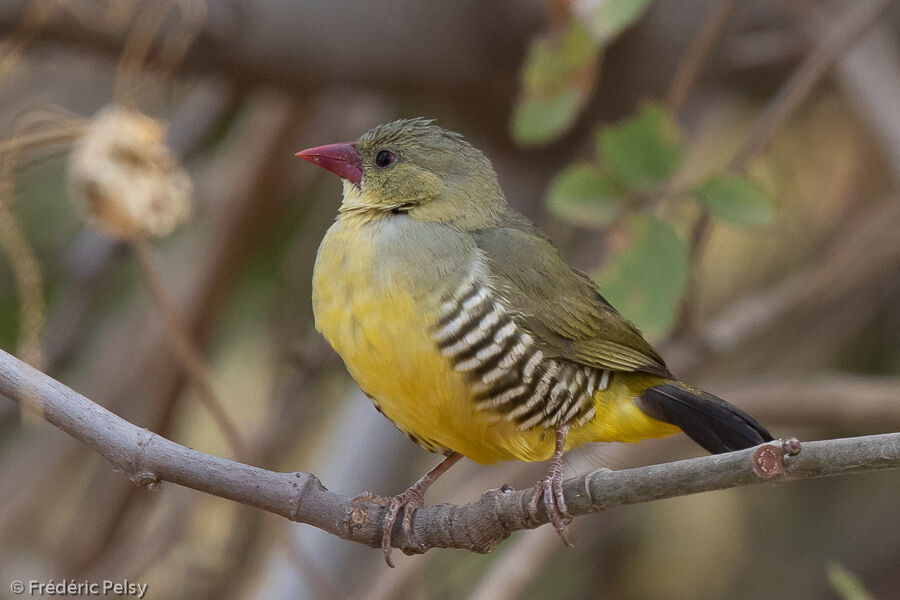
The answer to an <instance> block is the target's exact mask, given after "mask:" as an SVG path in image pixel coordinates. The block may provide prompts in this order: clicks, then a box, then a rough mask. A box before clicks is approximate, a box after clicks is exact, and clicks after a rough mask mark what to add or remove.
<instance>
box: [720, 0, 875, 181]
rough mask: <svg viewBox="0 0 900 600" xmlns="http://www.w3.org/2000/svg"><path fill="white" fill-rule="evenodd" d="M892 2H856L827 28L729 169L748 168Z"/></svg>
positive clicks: (752, 129)
mask: <svg viewBox="0 0 900 600" xmlns="http://www.w3.org/2000/svg"><path fill="white" fill-rule="evenodd" d="M889 5H890V2H889V0H873V1H871V2H859V3H855V4H854V5H853V6H852V7H851V8H849V9H847V11H846V12H845V13H844V14H843V15H841V16H840V17H839V18H838V19H837V20H836V21H835V22H834V23H833V24H832V25H831V27H829V28H828V29H827V30H826V31H825V32H824V34H823V35H822V37H821V38H820V39H819V41H818V44H816V47H815V48H814V49H813V51H812V52H810V53H809V55H808V56H807V57H806V59H805V60H804V61H803V62H802V63H800V66H799V67H797V70H796V71H794V73H793V74H792V75H791V77H790V79H788V80H787V82H785V84H784V85H783V86H782V87H781V89H780V90H778V93H777V94H776V95H775V97H774V98H772V100H770V101H769V103H768V105H766V107H765V109H764V110H763V112H762V114H761V115H760V116H759V118H758V119H757V120H756V122H755V123H754V124H753V127H752V128H751V130H750V133H749V134H748V136H747V139H746V140H745V141H744V144H743V145H742V146H741V148H740V149H739V150H738V151H737V153H736V154H735V155H734V157H733V158H732V159H731V162H729V164H728V167H729V169H734V170H737V171H743V170H745V169H746V168H747V166H748V164H749V163H750V160H751V159H752V158H753V157H755V156H756V155H757V154H760V153H761V152H762V151H763V150H765V149H766V147H767V146H768V145H769V144H770V143H771V141H772V140H773V139H774V138H775V135H776V134H777V133H778V131H779V130H780V129H781V128H782V127H783V126H784V124H785V122H786V121H787V120H788V118H790V116H791V115H792V114H793V113H794V111H795V110H797V108H798V107H799V106H800V104H801V103H803V101H804V100H806V98H807V97H809V94H810V92H812V90H813V88H815V86H816V85H817V84H818V83H819V81H821V80H822V77H823V76H824V75H825V73H826V72H828V70H829V69H830V68H831V67H832V66H833V65H834V64H835V63H836V62H837V61H838V60H839V59H840V58H841V57H842V56H843V55H844V54H845V53H846V52H847V51H848V50H849V49H850V48H851V47H852V46H853V45H854V44H855V43H856V41H857V40H858V39H859V38H860V36H862V35H863V34H864V33H865V32H866V31H868V29H869V27H871V25H872V24H873V23H875V21H876V20H877V19H878V17H880V16H881V15H882V14H884V11H885V10H886V9H887V7H888V6H889Z"/></svg>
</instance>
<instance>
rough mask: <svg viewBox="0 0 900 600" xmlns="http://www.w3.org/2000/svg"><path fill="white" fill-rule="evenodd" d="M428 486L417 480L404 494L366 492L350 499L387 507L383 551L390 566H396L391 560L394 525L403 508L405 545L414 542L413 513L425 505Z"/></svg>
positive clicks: (385, 560)
mask: <svg viewBox="0 0 900 600" xmlns="http://www.w3.org/2000/svg"><path fill="white" fill-rule="evenodd" d="M426 487H427V486H422V485H420V482H416V484H414V485H413V486H412V487H410V488H409V489H408V490H406V491H405V492H403V493H402V494H397V495H396V496H393V497H390V498H388V497H385V496H378V495H376V494H372V493H371V492H364V493H362V494H360V495H359V496H356V497H355V498H353V500H351V501H350V503H351V504H352V505H353V506H357V505H358V504H359V503H360V502H371V503H373V504H377V505H378V506H385V507H387V509H388V510H387V513H386V514H385V515H384V521H382V530H381V551H382V552H383V553H384V562H386V563H387V565H388V566H389V567H393V566H394V563H393V561H391V550H392V548H391V538H392V536H393V533H394V525H395V524H396V522H397V517H398V516H400V511H401V510H402V511H403V519H402V520H401V521H400V530H401V531H402V532H403V545H404V546H410V545H411V544H412V540H411V538H410V530H411V526H412V516H413V513H415V512H416V509H419V508H422V507H423V506H424V505H425V489H424V488H426Z"/></svg>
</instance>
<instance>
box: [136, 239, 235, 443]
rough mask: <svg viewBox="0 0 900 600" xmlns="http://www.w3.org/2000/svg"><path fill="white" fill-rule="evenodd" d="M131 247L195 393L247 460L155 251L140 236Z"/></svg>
mask: <svg viewBox="0 0 900 600" xmlns="http://www.w3.org/2000/svg"><path fill="white" fill-rule="evenodd" d="M132 247H133V248H134V252H135V254H136V255H137V257H138V262H139V263H140V265H141V270H142V271H143V272H144V276H145V277H146V278H147V284H148V285H149V287H150V293H151V294H152V296H153V301H154V302H155V304H156V306H157V308H159V311H160V312H161V313H162V316H163V321H164V323H165V326H166V333H167V335H168V337H169V340H170V341H171V342H172V348H173V350H175V353H176V354H177V355H178V358H179V359H180V360H181V364H182V365H183V366H184V371H185V373H186V374H187V376H188V378H189V379H190V381H191V385H192V386H193V387H194V389H195V390H196V392H197V395H198V396H199V398H200V401H201V402H203V405H204V406H206V408H207V410H209V412H210V414H211V415H212V417H213V419H214V420H215V422H216V425H218V427H219V429H221V430H222V434H223V435H224V436H225V439H226V440H227V441H228V445H229V446H231V450H232V452H234V454H235V456H237V457H238V458H241V459H243V460H247V457H248V456H249V452H248V450H247V445H246V444H245V443H244V440H243V438H242V437H241V434H240V433H239V432H238V430H237V427H236V426H235V425H234V423H232V422H231V419H230V418H229V417H228V413H226V412H225V409H224V408H223V407H222V403H221V402H220V401H219V399H218V397H217V396H216V393H215V391H214V390H213V386H212V379H211V378H210V375H209V368H208V366H207V365H206V362H205V361H204V360H203V356H202V355H201V354H200V351H199V349H198V348H197V344H196V343H195V342H194V339H193V336H192V335H191V333H190V330H189V329H188V326H187V324H186V323H185V322H184V319H182V318H181V315H180V314H179V313H178V308H177V307H176V306H175V304H174V303H173V302H172V301H171V300H170V299H169V295H168V293H167V292H166V288H165V285H164V284H163V282H162V278H160V276H159V273H158V272H157V271H156V267H155V266H154V265H153V251H152V249H151V248H150V244H149V243H148V242H147V240H146V238H143V237H138V238H135V239H134V240H132Z"/></svg>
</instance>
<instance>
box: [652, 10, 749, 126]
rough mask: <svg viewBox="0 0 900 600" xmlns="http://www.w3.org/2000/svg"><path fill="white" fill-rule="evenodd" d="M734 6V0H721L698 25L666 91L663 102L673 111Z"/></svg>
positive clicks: (675, 111)
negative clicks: (695, 33)
mask: <svg viewBox="0 0 900 600" xmlns="http://www.w3.org/2000/svg"><path fill="white" fill-rule="evenodd" d="M735 7H737V0H722V2H721V3H720V4H719V5H718V6H717V7H715V8H713V9H711V10H710V11H709V13H708V14H707V15H706V17H705V19H704V20H703V23H702V24H701V25H700V30H699V31H698V32H697V35H695V36H694V39H693V40H691V45H690V47H689V48H688V50H687V52H686V53H685V55H684V57H683V58H682V59H681V61H680V62H679V63H678V68H677V69H676V71H675V76H674V77H673V78H672V83H671V84H670V85H669V90H668V91H667V92H666V102H667V103H668V104H669V106H670V107H671V108H672V112H673V113H677V112H678V111H679V110H681V107H682V105H683V104H684V101H685V100H686V99H687V97H688V92H689V91H690V89H691V87H693V85H694V82H695V81H696V80H697V77H698V76H699V75H700V72H701V71H702V69H703V65H705V64H706V59H707V58H709V54H710V52H711V51H712V49H713V47H714V46H715V45H716V42H717V41H718V39H719V36H720V35H721V34H722V31H723V30H724V29H725V24H726V23H727V22H728V18H729V17H730V16H731V14H732V13H733V12H734V9H735Z"/></svg>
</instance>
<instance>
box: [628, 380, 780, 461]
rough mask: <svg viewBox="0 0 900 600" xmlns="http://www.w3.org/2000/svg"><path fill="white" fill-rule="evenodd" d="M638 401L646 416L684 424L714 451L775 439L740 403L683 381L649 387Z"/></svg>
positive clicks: (682, 426)
mask: <svg viewBox="0 0 900 600" xmlns="http://www.w3.org/2000/svg"><path fill="white" fill-rule="evenodd" d="M635 404H637V405H638V408H640V409H641V410H642V411H643V412H644V413H645V414H646V415H647V416H649V417H652V418H654V419H658V420H660V421H665V422H666V423H671V424H672V425H675V426H676V427H679V428H681V430H682V431H684V432H685V433H686V434H688V436H690V438H691V439H692V440H694V441H695V442H697V443H698V444H700V445H701V446H703V447H704V448H705V449H706V450H707V451H708V452H712V453H713V454H720V453H722V452H731V451H732V450H741V449H743V448H750V447H752V446H756V445H757V444H762V443H763V442H771V441H772V434H770V433H769V432H768V431H766V428H765V427H763V426H762V425H760V424H759V423H757V422H756V419H754V418H753V417H751V416H750V415H748V414H747V413H745V412H744V411H742V410H741V409H739V408H738V407H736V406H732V405H731V404H728V403H727V402H725V401H724V400H722V399H721V398H717V397H715V396H713V395H712V394H707V393H706V392H702V391H700V390H694V389H692V388H690V387H688V386H686V385H684V384H682V383H664V384H662V385H658V386H656V387H653V388H650V389H649V390H647V391H645V392H644V393H643V394H641V395H640V396H638V398H636V399H635Z"/></svg>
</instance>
